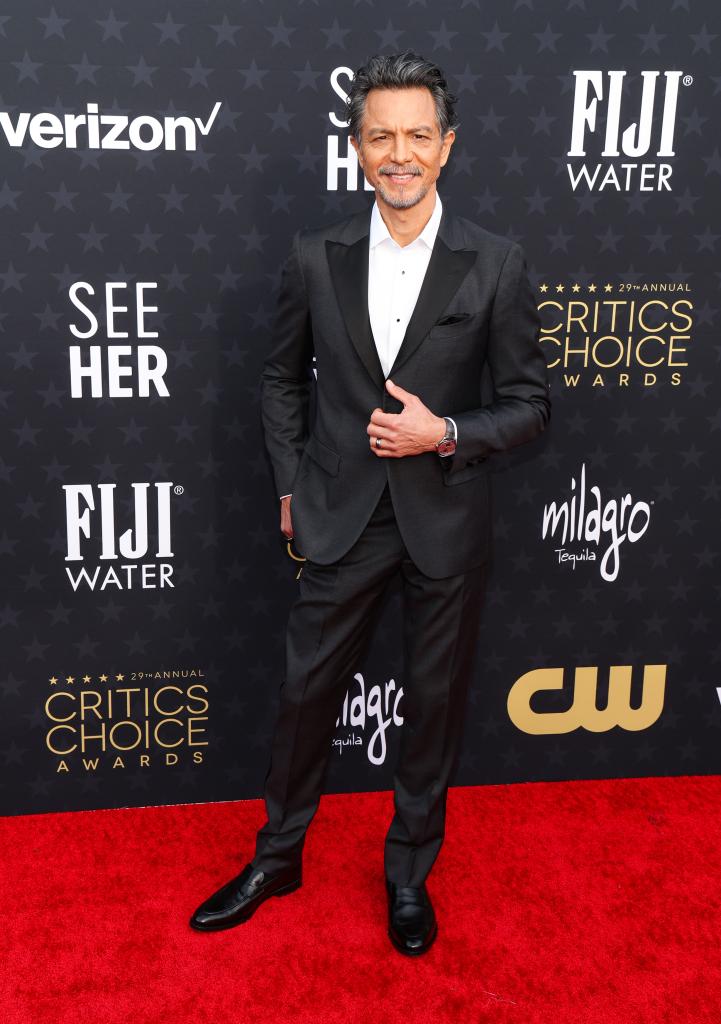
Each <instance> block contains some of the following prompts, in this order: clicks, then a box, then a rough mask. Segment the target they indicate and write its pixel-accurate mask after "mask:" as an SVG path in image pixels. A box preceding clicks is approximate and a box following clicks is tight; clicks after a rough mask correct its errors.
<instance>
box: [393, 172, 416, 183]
mask: <svg viewBox="0 0 721 1024" xmlns="http://www.w3.org/2000/svg"><path fill="white" fill-rule="evenodd" d="M388 177H389V178H390V179H391V181H395V182H396V183H397V184H399V185H404V184H406V183H407V182H409V181H411V180H412V179H413V178H416V177H417V175H416V174H389V175H388Z"/></svg>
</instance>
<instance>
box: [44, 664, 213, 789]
mask: <svg viewBox="0 0 721 1024" xmlns="http://www.w3.org/2000/svg"><path fill="white" fill-rule="evenodd" d="M48 683H49V685H50V693H49V695H48V696H47V697H46V699H45V703H44V711H45V716H46V720H47V723H48V725H47V730H46V733H45V744H46V747H47V749H48V751H49V752H50V754H52V755H53V756H54V757H55V758H56V773H71V772H74V771H77V772H86V773H87V772H94V771H97V769H98V768H99V767H101V766H104V767H108V766H109V767H110V768H112V769H114V770H122V769H125V768H128V767H130V766H131V765H132V767H135V768H145V767H149V766H150V765H151V764H158V763H159V764H161V765H163V766H164V767H172V766H174V765H177V764H178V763H179V762H180V761H181V760H184V761H190V763H192V764H201V763H202V762H203V755H204V751H203V749H202V748H204V747H207V746H208V739H207V723H208V710H209V706H210V703H209V691H208V686H207V683H206V680H205V672H204V670H203V669H198V668H190V669H162V670H159V671H156V672H137V671H135V672H130V673H128V674H127V675H126V674H125V673H123V672H116V673H114V674H111V673H107V672H102V673H100V674H98V675H97V676H92V675H90V674H88V673H85V674H82V675H72V674H70V675H53V676H51V677H50V679H49V680H48Z"/></svg>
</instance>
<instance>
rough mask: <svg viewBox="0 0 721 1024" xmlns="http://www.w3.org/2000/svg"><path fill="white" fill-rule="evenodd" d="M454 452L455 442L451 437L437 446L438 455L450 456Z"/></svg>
mask: <svg viewBox="0 0 721 1024" xmlns="http://www.w3.org/2000/svg"><path fill="white" fill-rule="evenodd" d="M455 450H456V442H455V441H454V440H453V438H452V437H448V438H446V439H445V440H443V441H441V443H440V444H439V445H438V454H439V455H452V454H453V452H454V451H455Z"/></svg>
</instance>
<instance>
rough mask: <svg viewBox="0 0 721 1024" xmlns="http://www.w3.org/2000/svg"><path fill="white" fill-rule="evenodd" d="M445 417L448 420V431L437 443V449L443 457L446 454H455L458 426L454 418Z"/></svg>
mask: <svg viewBox="0 0 721 1024" xmlns="http://www.w3.org/2000/svg"><path fill="white" fill-rule="evenodd" d="M443 419H444V420H445V421H446V432H445V434H444V435H443V437H442V438H441V439H440V441H439V442H438V443H437V444H436V451H437V452H438V454H439V455H440V456H441V457H445V456H446V455H453V453H454V451H455V450H456V428H455V424H454V423H453V420H452V419H450V418H449V417H448V416H444V417H443Z"/></svg>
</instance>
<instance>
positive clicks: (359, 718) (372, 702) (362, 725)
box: [333, 672, 403, 764]
mask: <svg viewBox="0 0 721 1024" xmlns="http://www.w3.org/2000/svg"><path fill="white" fill-rule="evenodd" d="M353 678H354V679H355V680H356V682H357V683H358V690H357V692H356V693H355V694H354V695H353V696H351V690H350V689H348V690H347V691H346V695H345V698H344V700H343V707H342V709H341V713H340V715H339V716H338V718H337V719H336V723H335V724H336V729H338V728H339V727H340V726H343V729H350V732H347V733H346V734H345V735H341V734H339V733H336V735H335V736H334V738H333V746H334V747H335V748H336V749H337V750H338V753H339V754H342V753H343V750H344V749H345V748H346V747H363V746H364V743H365V733H366V730H367V729H369V728H370V729H372V730H373V731H372V733H371V735H370V738H369V739H368V741H367V745H366V754H367V756H368V760H369V761H370V763H371V764H383V762H384V761H385V759H386V754H387V752H388V744H387V742H386V732H387V731H388V729H389V728H390V727H391V726H396V727H399V726H401V725H403V716H402V715H400V714H399V713H398V705H399V704H400V702H401V698H402V697H403V687H402V686H401V687H400V689H398V690H397V689H396V681H395V679H389V680H388V682H387V683H386V684H385V686H380V684H376V685H375V686H371V687H369V688H368V689H367V690H366V684H365V680H364V678H363V674H362V673H361V672H356V673H355V675H354V677H353Z"/></svg>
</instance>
